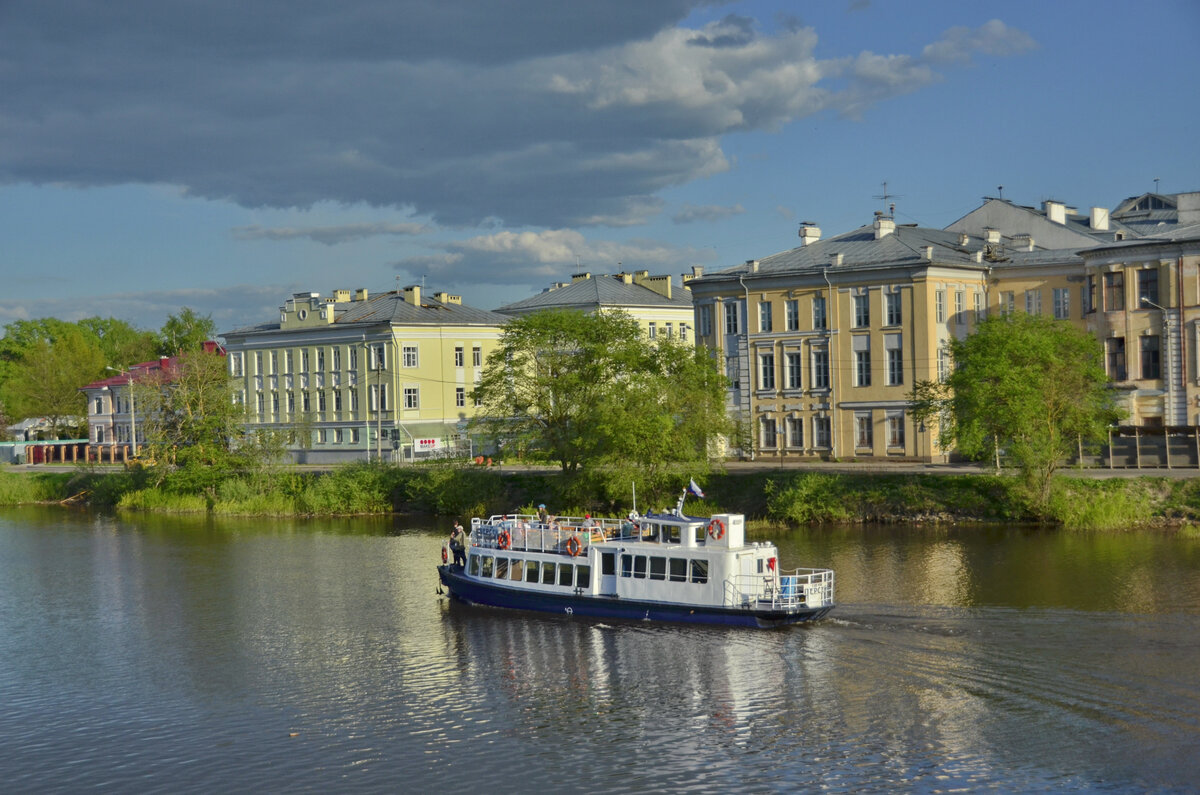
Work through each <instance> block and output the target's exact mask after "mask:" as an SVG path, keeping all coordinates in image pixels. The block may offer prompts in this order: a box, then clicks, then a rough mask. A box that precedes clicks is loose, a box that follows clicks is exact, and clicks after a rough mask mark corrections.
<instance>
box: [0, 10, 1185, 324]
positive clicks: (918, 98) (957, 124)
mask: <svg viewBox="0 0 1200 795" xmlns="http://www.w3.org/2000/svg"><path fill="white" fill-rule="evenodd" d="M1198 33H1200V2H1195V0H1160V2H1155V3H1147V4H1140V5H1139V4H1130V3H1128V2H1120V3H1117V2H1110V0H1087V1H1086V2H1085V1H1083V0H1062V1H1061V2H1051V3H1048V2H1045V0H1034V1H1033V2H1025V0H1006V2H1002V3H988V2H961V0H947V1H946V2H920V1H913V2H883V1H882V0H825V1H823V2H798V1H797V0H790V1H786V0H753V1H752V2H728V3H726V2H707V1H704V0H655V1H654V2H650V1H648V0H595V1H594V2H586V3H585V2H563V0H505V2H495V0H335V1H331V2H324V1H319V0H255V2H253V3H246V2H244V0H237V1H236V2H232V1H231V0H121V2H115V3H96V2H94V0H0V280H2V281H0V284H2V285H3V289H0V326H3V325H5V324H8V323H11V322H13V321H16V320H23V319H34V318H41V317H57V318H60V319H63V320H78V319H80V318H84V317H90V316H96V315H99V316H101V317H116V318H119V319H122V320H126V321H128V322H130V323H132V324H134V325H135V326H138V327H139V328H144V329H149V330H156V329H158V328H159V327H160V326H161V325H162V323H163V322H164V321H165V320H166V318H167V317H168V316H169V315H170V314H173V313H177V312H178V311H179V310H180V309H181V308H182V307H185V306H186V307H190V308H192V309H194V310H195V311H197V312H199V313H201V314H203V315H210V316H211V317H212V318H213V320H214V322H215V323H216V326H217V328H218V329H219V330H220V331H229V330H232V329H234V328H238V327H241V326H245V325H249V324H253V323H263V322H271V321H273V320H276V319H277V318H278V310H279V307H280V306H281V305H282V304H283V303H284V301H285V300H286V299H287V298H288V297H289V296H290V295H291V294H293V293H296V292H319V293H321V294H322V295H326V296H328V295H330V294H331V293H332V291H333V290H335V289H350V290H353V289H357V288H367V289H368V290H369V291H370V292H371V293H378V292H382V291H386V290H392V289H396V288H398V287H404V286H407V285H410V284H424V285H425V289H426V291H428V292H435V291H443V290H444V291H447V292H450V293H453V294H457V295H461V296H462V298H463V301H464V303H466V304H469V305H471V306H475V307H479V308H482V309H495V308H497V307H499V306H502V305H504V304H507V303H512V302H514V301H518V300H521V299H523V298H527V297H529V296H531V295H534V294H536V293H538V292H540V291H541V290H543V289H545V288H546V287H548V286H549V285H551V284H552V283H554V282H556V281H569V280H570V277H571V275H572V274H574V273H579V272H585V271H586V272H590V273H593V274H601V273H617V272H620V271H632V270H648V271H650V272H651V273H652V274H673V275H678V274H681V273H685V272H690V271H691V268H692V266H695V265H699V266H702V267H703V268H704V269H705V270H707V271H710V272H711V271H713V270H717V269H720V268H725V267H730V266H733V265H736V264H738V263H741V262H744V261H745V260H748V259H760V258H763V257H766V256H769V255H770V254H773V253H776V252H779V251H783V250H786V249H789V248H792V247H794V246H796V245H798V243H799V240H798V238H797V230H798V228H799V225H800V223H801V222H802V221H808V222H813V223H816V224H818V225H819V226H820V227H821V229H822V232H823V235H824V236H825V237H830V236H832V235H836V234H839V233H841V232H846V231H849V230H851V229H854V228H857V227H859V226H862V225H864V224H867V223H870V221H871V219H872V216H873V213H874V212H875V211H876V210H885V209H887V208H888V206H889V205H892V204H894V205H895V215H896V220H897V222H898V223H918V224H920V225H922V226H931V227H939V228H940V227H944V226H946V225H948V224H950V223H952V222H953V221H955V220H956V219H958V218H960V217H961V216H963V215H965V214H966V213H967V212H969V211H970V210H972V209H974V208H975V207H977V206H979V204H980V203H981V202H982V200H983V197H985V196H997V195H1002V196H1003V197H1004V198H1007V199H1011V200H1013V201H1015V202H1018V203H1020V204H1029V205H1038V204H1040V202H1041V201H1043V200H1045V199H1056V200H1059V201H1063V202H1066V203H1067V204H1068V205H1071V206H1077V207H1081V208H1086V207H1090V206H1103V207H1109V208H1112V207H1115V206H1116V205H1117V204H1118V203H1119V202H1120V201H1121V200H1122V199H1124V198H1126V197H1128V196H1134V195H1139V194H1141V193H1144V192H1148V191H1153V190H1155V189H1156V187H1157V189H1158V190H1159V191H1160V192H1163V193H1177V192H1183V191H1191V190H1200V147H1197V144H1196V142H1197V140H1200V139H1198V137H1197V135H1198V133H1197V131H1198V130H1200V102H1197V95H1196V84H1197V79H1198V78H1200V50H1197V48H1196V46H1195V42H1196V38H1197V34H1198ZM1001 186H1003V187H1002V188H1001ZM885 194H886V195H887V198H886V199H884V198H882V197H883V196H884V195H885Z"/></svg>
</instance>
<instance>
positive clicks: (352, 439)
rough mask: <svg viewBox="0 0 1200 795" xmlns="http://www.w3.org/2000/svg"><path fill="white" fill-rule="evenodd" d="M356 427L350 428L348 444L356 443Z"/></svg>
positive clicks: (357, 437)
mask: <svg viewBox="0 0 1200 795" xmlns="http://www.w3.org/2000/svg"><path fill="white" fill-rule="evenodd" d="M358 439H359V436H358V428H351V429H350V444H358Z"/></svg>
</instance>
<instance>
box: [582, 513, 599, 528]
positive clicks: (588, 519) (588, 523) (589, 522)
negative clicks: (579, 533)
mask: <svg viewBox="0 0 1200 795" xmlns="http://www.w3.org/2000/svg"><path fill="white" fill-rule="evenodd" d="M583 526H584V527H595V526H596V520H595V519H593V518H592V515H591V514H590V513H585V514H584V515H583Z"/></svg>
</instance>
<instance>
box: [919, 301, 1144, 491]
mask: <svg viewBox="0 0 1200 795" xmlns="http://www.w3.org/2000/svg"><path fill="white" fill-rule="evenodd" d="M949 350H950V356H951V360H952V362H953V363H954V370H953V372H952V373H951V374H950V376H949V378H948V379H947V380H946V382H945V383H938V382H930V381H923V382H919V383H917V384H916V385H915V386H914V387H913V391H912V393H910V395H909V400H910V406H911V407H912V411H913V416H914V418H915V419H917V420H918V421H921V422H926V423H927V424H931V425H933V424H936V425H939V426H940V437H939V441H940V442H941V444H942V446H944V447H949V446H957V448H958V450H959V452H961V453H962V454H964V455H966V456H969V457H972V458H991V457H993V456H995V457H996V458H997V461H998V460H999V458H998V456H999V453H1000V451H1001V450H1006V451H1007V455H1008V456H1009V458H1010V459H1011V460H1012V461H1014V462H1015V464H1016V466H1017V469H1018V470H1019V471H1020V473H1021V475H1022V476H1023V478H1024V480H1025V484H1026V487H1027V488H1028V490H1029V493H1030V496H1031V498H1032V500H1033V502H1034V505H1035V507H1037V508H1039V509H1040V508H1041V507H1042V506H1044V505H1045V504H1046V500H1047V498H1048V496H1049V489H1050V478H1051V476H1052V475H1053V474H1054V472H1055V470H1056V469H1057V468H1058V467H1059V465H1060V464H1061V463H1062V462H1063V461H1064V460H1065V459H1066V458H1068V457H1069V456H1070V455H1071V453H1072V452H1073V451H1074V450H1075V448H1076V445H1077V443H1078V442H1079V441H1080V440H1083V441H1098V440H1101V439H1103V438H1105V435H1106V432H1107V428H1108V426H1110V425H1111V424H1113V423H1114V422H1116V421H1117V420H1118V419H1119V418H1120V412H1119V411H1118V410H1117V408H1116V404H1115V401H1114V396H1113V393H1112V391H1111V390H1110V388H1109V386H1108V378H1107V376H1106V375H1105V372H1104V366H1103V350H1102V349H1101V347H1100V343H1099V342H1098V341H1097V340H1096V339H1095V338H1094V337H1092V336H1091V335H1090V334H1087V333H1086V332H1084V331H1080V330H1079V329H1076V328H1075V327H1074V326H1072V325H1071V324H1070V323H1067V322H1064V321H1058V320H1052V319H1050V318H1047V317H1042V316H1040V315H1012V316H1007V317H993V318H989V319H987V320H985V321H983V322H982V323H980V324H979V327H978V329H977V330H976V331H975V333H974V334H971V335H970V336H968V337H966V338H965V339H962V340H953V341H951V342H950V343H949Z"/></svg>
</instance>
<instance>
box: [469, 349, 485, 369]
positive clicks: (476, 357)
mask: <svg viewBox="0 0 1200 795" xmlns="http://www.w3.org/2000/svg"><path fill="white" fill-rule="evenodd" d="M471 364H473V365H474V366H476V367H483V349H482V348H480V347H479V346H478V345H476V346H475V347H473V348H471Z"/></svg>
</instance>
